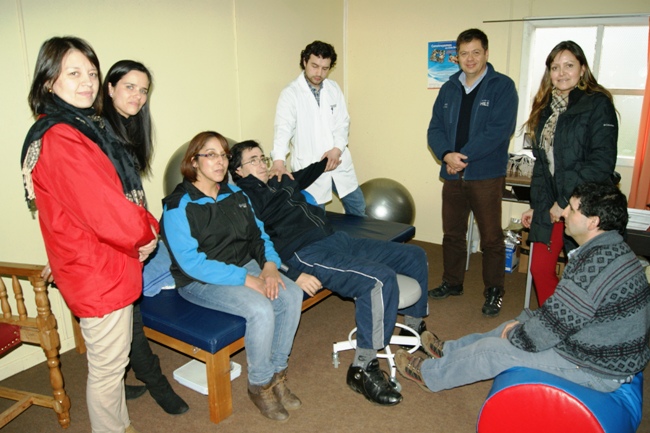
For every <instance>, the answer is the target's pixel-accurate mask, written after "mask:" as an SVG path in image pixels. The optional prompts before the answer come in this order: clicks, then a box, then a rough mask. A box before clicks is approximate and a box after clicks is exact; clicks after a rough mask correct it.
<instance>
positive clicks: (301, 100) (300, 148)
mask: <svg viewBox="0 0 650 433" xmlns="http://www.w3.org/2000/svg"><path fill="white" fill-rule="evenodd" d="M349 126H350V116H349V115H348V109H347V107H346V105H345V99H344V97H343V92H342V91H341V88H340V87H339V86H338V84H336V82H335V81H332V80H329V79H325V80H323V83H322V88H321V91H320V107H319V105H318V103H317V102H316V98H315V97H314V95H313V93H312V92H311V89H310V88H309V85H308V84H307V80H306V79H305V77H304V74H303V73H301V74H300V75H299V76H298V78H296V79H295V80H294V81H292V82H291V83H289V85H288V86H287V87H285V88H284V90H282V93H280V98H279V99H278V105H277V108H276V111H275V134H274V138H273V151H272V152H271V158H272V159H273V160H274V161H276V160H282V161H285V160H286V156H287V154H288V153H289V151H291V171H295V170H300V169H301V168H304V167H306V166H308V165H309V164H312V163H314V162H318V161H320V160H321V157H322V156H323V154H324V153H325V152H327V151H328V150H330V149H332V148H333V147H335V146H336V147H338V148H339V149H340V150H341V152H342V153H341V160H342V162H341V164H340V165H339V166H338V167H337V168H336V169H335V170H333V171H329V172H326V173H323V175H322V176H320V177H319V178H318V180H317V181H316V182H314V183H313V184H312V185H311V186H310V187H309V188H307V191H308V192H309V193H310V194H311V195H312V196H314V199H315V200H316V202H318V203H319V204H323V203H327V202H328V201H330V200H332V180H334V183H335V185H336V190H337V191H338V193H339V197H345V196H346V195H348V194H349V193H351V192H352V191H354V190H355V189H357V187H358V186H359V183H358V182H357V175H356V173H355V171H354V165H353V164H352V155H350V150H349V149H348V129H349Z"/></svg>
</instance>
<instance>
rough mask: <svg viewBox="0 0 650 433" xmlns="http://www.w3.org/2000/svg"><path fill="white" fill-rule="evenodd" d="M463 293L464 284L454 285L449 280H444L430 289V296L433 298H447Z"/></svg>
mask: <svg viewBox="0 0 650 433" xmlns="http://www.w3.org/2000/svg"><path fill="white" fill-rule="evenodd" d="M462 294H463V285H462V284H459V285H457V286H452V285H450V284H449V283H448V282H446V281H443V282H442V284H440V286H438V287H436V288H435V289H433V290H430V291H429V298H431V299H445V298H447V297H449V296H450V295H451V296H460V295H462Z"/></svg>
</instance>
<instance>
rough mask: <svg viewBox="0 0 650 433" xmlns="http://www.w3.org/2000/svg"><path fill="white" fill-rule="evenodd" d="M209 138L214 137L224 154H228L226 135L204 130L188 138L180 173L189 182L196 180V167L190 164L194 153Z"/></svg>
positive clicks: (197, 151) (198, 150) (199, 149)
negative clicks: (188, 141)
mask: <svg viewBox="0 0 650 433" xmlns="http://www.w3.org/2000/svg"><path fill="white" fill-rule="evenodd" d="M211 138H216V139H217V140H219V142H220V143H221V147H222V148H223V151H224V152H225V153H226V155H230V147H229V146H228V140H226V137H224V136H223V135H221V134H219V133H218V132H215V131H204V132H199V133H198V134H196V135H195V136H194V138H192V139H191V140H190V143H189V144H188V146H187V150H186V151H185V156H183V160H182V161H181V174H182V175H183V178H185V179H186V180H188V181H189V182H196V168H194V165H192V161H194V159H195V158H196V154H197V153H199V152H200V151H201V149H202V148H203V146H205V143H207V141H208V140H209V139H211Z"/></svg>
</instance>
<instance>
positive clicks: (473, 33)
mask: <svg viewBox="0 0 650 433" xmlns="http://www.w3.org/2000/svg"><path fill="white" fill-rule="evenodd" d="M474 39H478V40H479V41H481V46H482V47H483V49H484V50H485V51H487V49H488V37H487V35H486V34H485V33H484V32H483V30H480V29H467V30H465V31H464V32H461V34H459V35H458V38H457V39H456V50H458V49H459V48H460V44H466V43H469V42H472V41H473V40H474Z"/></svg>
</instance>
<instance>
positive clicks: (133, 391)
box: [124, 385, 147, 400]
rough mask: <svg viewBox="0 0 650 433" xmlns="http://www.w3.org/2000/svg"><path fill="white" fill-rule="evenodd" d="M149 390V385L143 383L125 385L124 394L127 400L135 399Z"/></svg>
mask: <svg viewBox="0 0 650 433" xmlns="http://www.w3.org/2000/svg"><path fill="white" fill-rule="evenodd" d="M145 392H147V387H146V386H143V385H124V396H125V397H126V399H127V400H135V399H136V398H138V397H140V396H141V395H142V394H144V393H145Z"/></svg>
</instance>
